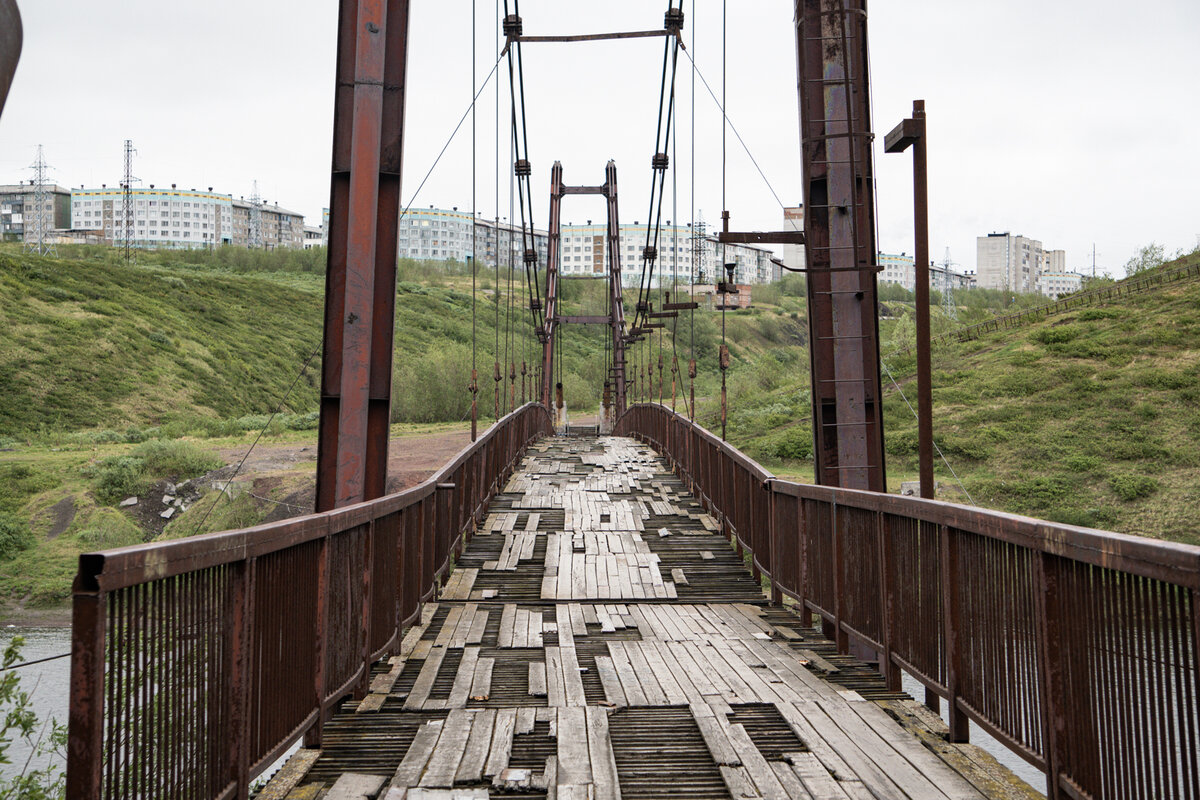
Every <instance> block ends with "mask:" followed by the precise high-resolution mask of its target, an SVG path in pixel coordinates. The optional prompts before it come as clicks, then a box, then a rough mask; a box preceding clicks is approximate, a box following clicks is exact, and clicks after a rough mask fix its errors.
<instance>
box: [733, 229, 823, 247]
mask: <svg viewBox="0 0 1200 800" xmlns="http://www.w3.org/2000/svg"><path fill="white" fill-rule="evenodd" d="M717 241H719V242H720V243H721V244H804V231H721V232H720V233H719V234H717Z"/></svg>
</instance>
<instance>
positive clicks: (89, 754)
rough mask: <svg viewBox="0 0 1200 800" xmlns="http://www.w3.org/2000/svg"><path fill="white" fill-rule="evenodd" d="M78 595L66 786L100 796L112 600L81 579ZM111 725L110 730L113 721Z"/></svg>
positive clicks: (84, 798) (74, 792)
mask: <svg viewBox="0 0 1200 800" xmlns="http://www.w3.org/2000/svg"><path fill="white" fill-rule="evenodd" d="M74 595H75V597H74V602H73V606H72V609H71V652H72V656H71V709H70V717H69V721H68V724H69V725H70V731H71V733H70V737H71V738H70V759H69V760H68V762H67V783H66V789H67V797H71V798H79V800H99V797H100V788H101V780H102V779H101V776H102V774H103V767H104V696H105V692H104V659H105V651H104V638H105V637H104V634H105V627H106V625H105V623H106V619H105V615H106V612H107V609H106V605H107V602H106V601H107V599H108V598H107V596H106V595H105V594H104V593H103V592H101V591H99V590H91V591H89V590H85V589H83V588H82V587H81V586H80V580H79V579H76V583H75V591H74ZM110 695H111V692H110ZM109 728H110V730H111V729H112V725H111V723H110V725H109ZM110 774H111V771H110Z"/></svg>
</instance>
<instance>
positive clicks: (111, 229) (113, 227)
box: [71, 186, 233, 248]
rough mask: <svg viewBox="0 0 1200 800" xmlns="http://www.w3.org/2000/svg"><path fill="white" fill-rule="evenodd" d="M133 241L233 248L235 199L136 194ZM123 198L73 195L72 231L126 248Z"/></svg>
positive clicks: (95, 192) (112, 193)
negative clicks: (91, 233) (87, 234)
mask: <svg viewBox="0 0 1200 800" xmlns="http://www.w3.org/2000/svg"><path fill="white" fill-rule="evenodd" d="M132 200H133V226H134V227H133V241H132V244H133V245H134V246H135V247H151V248H154V247H167V248H193V247H213V246H219V245H221V244H230V243H231V240H232V234H233V197H232V196H231V195H227V194H216V193H214V192H213V191H212V190H211V189H210V190H209V191H207V192H197V191H194V190H183V189H176V188H175V187H172V188H170V189H155V188H153V187H151V188H149V189H134V190H133V192H132ZM123 209H124V197H123V194H122V191H121V189H120V188H119V187H118V188H109V187H107V186H105V187H101V188H99V189H74V190H72V191H71V228H72V229H73V230H77V231H85V232H93V233H98V234H99V235H100V236H101V237H102V238H103V239H104V240H105V241H106V242H108V243H109V244H113V245H124V243H125V217H124V211H123Z"/></svg>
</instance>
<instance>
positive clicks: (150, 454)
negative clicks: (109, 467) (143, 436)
mask: <svg viewBox="0 0 1200 800" xmlns="http://www.w3.org/2000/svg"><path fill="white" fill-rule="evenodd" d="M133 452H134V456H135V457H137V458H138V459H139V460H141V461H142V462H143V463H142V470H143V472H144V473H145V474H146V475H153V476H161V477H169V478H175V479H179V478H192V477H195V476H197V475H203V474H204V473H206V472H210V471H211V470H214V469H218V468H220V467H222V466H224V462H223V461H222V460H221V459H220V458H218V457H217V456H216V455H215V454H213V453H211V452H209V451H208V450H205V449H204V448H202V447H200V446H199V445H196V444H193V443H192V442H187V441H174V442H171V441H164V440H161V439H158V440H154V441H150V442H143V443H142V444H140V445H138V446H137V447H136V448H135V449H134V451H133Z"/></svg>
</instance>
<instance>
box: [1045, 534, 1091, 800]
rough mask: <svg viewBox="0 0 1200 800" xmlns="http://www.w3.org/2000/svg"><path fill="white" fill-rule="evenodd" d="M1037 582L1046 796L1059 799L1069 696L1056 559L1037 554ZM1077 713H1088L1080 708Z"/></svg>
mask: <svg viewBox="0 0 1200 800" xmlns="http://www.w3.org/2000/svg"><path fill="white" fill-rule="evenodd" d="M1034 559H1035V562H1034V579H1035V580H1036V585H1037V588H1038V590H1039V592H1038V594H1039V598H1038V609H1037V610H1038V616H1039V617H1041V619H1040V620H1039V622H1040V624H1039V625H1038V636H1037V645H1036V646H1037V648H1038V665H1039V667H1040V669H1039V672H1040V673H1041V674H1040V675H1039V676H1038V677H1039V682H1040V683H1041V686H1040V688H1041V694H1042V708H1041V711H1042V750H1043V751H1044V752H1043V756H1044V757H1045V759H1046V797H1047V800H1058V798H1060V797H1062V796H1063V795H1062V793H1061V791H1060V790H1059V774H1060V773H1061V772H1062V767H1063V761H1064V758H1063V756H1064V750H1065V748H1066V744H1067V742H1066V733H1067V720H1066V709H1065V708H1063V700H1064V698H1065V697H1066V693H1065V691H1064V688H1065V687H1064V683H1063V680H1064V677H1063V669H1064V665H1063V654H1062V648H1063V635H1064V631H1063V625H1062V619H1061V617H1060V614H1059V608H1060V603H1059V592H1060V588H1061V587H1060V578H1061V576H1060V575H1059V568H1060V564H1059V562H1058V558H1057V556H1053V555H1051V554H1049V553H1044V552H1043V553H1035V554H1034ZM1076 713H1081V714H1085V713H1089V712H1088V709H1077V710H1076Z"/></svg>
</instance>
